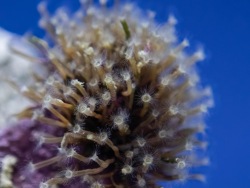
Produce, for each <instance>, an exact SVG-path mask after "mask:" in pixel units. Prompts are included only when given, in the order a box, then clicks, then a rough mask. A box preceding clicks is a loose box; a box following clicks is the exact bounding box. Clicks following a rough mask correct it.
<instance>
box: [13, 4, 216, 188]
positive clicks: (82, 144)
mask: <svg viewBox="0 0 250 188" xmlns="http://www.w3.org/2000/svg"><path fill="white" fill-rule="evenodd" d="M87 2H88V1H82V3H83V5H84V6H83V7H84V8H83V9H85V11H83V9H80V10H79V11H77V12H76V13H75V14H74V15H68V14H67V13H66V12H65V11H64V10H63V9H59V10H58V11H57V12H56V14H55V15H54V16H49V13H48V12H47V11H46V9H45V7H44V4H41V5H40V6H39V10H40V12H41V13H42V15H43V16H42V19H41V20H40V25H41V26H42V27H43V28H45V29H46V30H47V32H48V33H49V35H50V37H51V41H52V45H50V44H49V43H48V42H46V41H44V40H41V39H38V38H35V37H32V38H30V39H29V42H30V45H32V46H33V48H34V49H35V51H36V56H30V54H25V57H26V58H28V59H30V60H31V61H36V63H39V64H40V65H41V66H43V67H44V68H45V70H46V71H45V72H44V73H43V74H42V75H39V76H38V75H36V76H35V78H36V82H34V84H31V85H30V86H27V87H26V88H25V89H23V90H22V93H23V94H24V95H25V96H26V97H27V98H29V99H30V100H32V101H33V106H31V107H29V108H27V109H25V110H24V111H22V112H21V113H19V114H18V115H17V116H18V117H19V118H25V119H30V120H32V121H34V122H35V123H37V125H39V129H38V130H36V132H38V133H39V134H36V138H37V140H39V146H38V148H37V150H38V151H39V147H40V146H41V147H43V146H44V145H45V146H46V147H49V146H50V144H52V145H55V144H56V145H57V146H58V150H57V151H56V152H55V151H54V152H51V153H53V154H54V155H53V156H51V157H49V158H47V159H45V160H41V161H38V162H34V163H30V164H29V171H30V172H31V174H32V173H33V174H35V173H36V171H38V172H39V171H40V170H44V169H45V171H46V168H47V169H50V168H51V166H54V167H55V169H53V170H51V171H50V173H51V174H50V175H51V176H50V177H49V178H48V179H46V180H44V181H41V182H37V183H38V184H39V185H40V187H41V188H47V187H52V186H55V185H59V186H60V187H61V186H66V187H70V186H71V184H70V182H72V181H75V182H77V183H74V187H76V186H81V185H85V186H86V187H156V186H157V181H158V180H167V181H168V180H169V181H170V180H178V179H188V178H194V179H201V175H199V174H188V173H187V172H188V168H189V167H192V166H195V165H200V164H202V160H201V162H199V160H197V159H196V158H195V157H194V156H195V154H194V153H193V148H194V147H204V145H205V144H204V141H202V140H199V139H198V137H196V135H197V134H198V133H201V132H203V131H204V124H203V122H202V116H203V114H204V113H205V112H206V111H207V108H208V107H210V106H211V104H212V102H211V92H210V90H209V88H205V89H202V88H201V87H200V85H199V76H198V75H197V73H196V71H195V63H196V62H198V61H201V60H203V58H204V55H203V52H202V51H201V50H198V51H197V52H195V53H194V54H192V55H188V54H186V53H185V52H184V48H185V47H187V46H188V41H187V40H183V42H181V43H180V44H178V41H177V38H176V35H175V29H174V25H175V24H176V20H175V18H174V17H173V16H170V17H169V20H168V22H167V23H166V24H165V25H163V26H161V27H160V28H158V27H156V23H155V22H154V20H153V16H154V15H153V13H150V14H149V15H148V17H146V18H145V17H143V16H142V14H141V13H140V11H139V10H137V9H136V7H134V6H133V5H131V4H126V5H124V6H118V7H115V8H112V10H109V8H107V7H106V6H105V1H100V3H101V7H99V8H98V7H96V6H94V5H92V4H88V3H87ZM19 54H22V50H19ZM23 55H24V54H23ZM48 126H54V127H53V128H52V130H51V129H50V128H46V127H48ZM42 127H44V129H43V128H42ZM43 130H44V132H43ZM46 133H47V134H46ZM34 152H36V151H34ZM24 181H25V180H24Z"/></svg>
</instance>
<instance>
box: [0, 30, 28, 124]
mask: <svg viewBox="0 0 250 188" xmlns="http://www.w3.org/2000/svg"><path fill="white" fill-rule="evenodd" d="M14 37H15V39H18V36H15V35H14V34H12V33H9V32H7V31H5V30H3V29H1V28H0V88H1V89H0V126H3V125H5V124H6V123H7V121H8V122H9V121H13V120H14V119H13V118H12V114H15V113H17V112H19V111H21V110H22V109H23V108H24V107H25V106H27V105H28V104H29V102H28V100H27V99H25V98H24V97H22V95H20V94H18V93H17V91H16V90H15V89H14V88H12V87H11V86H10V84H8V83H7V82H6V79H9V80H12V81H15V82H17V83H18V85H20V86H21V85H22V83H24V82H26V81H27V78H28V75H30V62H28V61H25V60H24V59H23V58H20V57H18V56H17V55H15V54H14V53H13V52H12V51H11V50H10V48H9V45H10V43H11V42H12V41H13V40H15V39H14ZM17 104H18V105H17Z"/></svg>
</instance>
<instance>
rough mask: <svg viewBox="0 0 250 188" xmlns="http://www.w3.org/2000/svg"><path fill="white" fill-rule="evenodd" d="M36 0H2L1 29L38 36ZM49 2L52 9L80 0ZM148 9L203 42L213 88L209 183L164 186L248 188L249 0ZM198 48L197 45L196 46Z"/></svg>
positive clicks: (178, 0) (191, 0)
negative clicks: (171, 19) (171, 17)
mask: <svg viewBox="0 0 250 188" xmlns="http://www.w3.org/2000/svg"><path fill="white" fill-rule="evenodd" d="M38 2H39V1H34V0H22V1H20V0H8V1H7V0H5V1H4V0H1V4H0V27H3V28H5V29H7V30H9V31H11V32H15V33H19V34H24V33H25V32H26V31H30V32H32V33H34V34H35V35H38V36H43V32H42V31H41V30H40V29H39V28H38V26H37V22H38V19H39V14H38V12H37V9H36V6H37V3H38ZM50 2H51V9H53V8H55V7H56V6H58V5H60V4H64V5H65V4H66V5H67V6H70V7H71V8H72V9H74V8H76V7H77V6H78V1H77V0H71V2H70V1H66V3H65V2H63V3H62V2H60V3H58V0H53V1H50ZM134 2H136V3H137V4H138V5H139V6H140V7H142V8H144V9H151V10H153V11H156V12H157V17H156V19H157V21H158V22H164V21H166V20H167V17H168V14H169V13H173V14H174V15H175V16H176V17H177V19H178V21H179V23H178V25H177V32H178V36H179V37H180V39H182V38H184V37H187V38H188V39H189V40H190V43H191V47H197V46H199V45H200V44H202V45H203V46H204V47H205V51H206V54H207V59H206V60H205V61H204V62H203V63H201V64H199V71H200V74H201V77H202V80H203V83H204V84H205V85H206V84H209V85H211V86H212V88H213V91H214V98H215V104H216V105H215V108H214V109H212V110H211V112H210V113H209V114H208V117H207V124H208V130H207V132H208V137H209V143H210V145H209V148H208V153H209V155H210V158H211V165H210V166H209V167H207V168H205V169H204V170H203V172H204V173H205V174H206V176H207V183H205V184H202V183H197V182H187V183H184V184H182V183H179V184H170V185H166V187H188V188H205V187H206V188H224V187H225V188H236V187H237V188H238V187H239V188H249V187H250V162H249V161H250V136H249V135H250V121H249V118H250V113H249V112H250V96H249V95H250V83H249V82H250V80H249V78H250V76H249V74H250V36H249V35H250V1H249V0H158V1H157V0H154V1H153V0H148V1H146V0H139V1H134ZM194 49H195V48H194Z"/></svg>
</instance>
